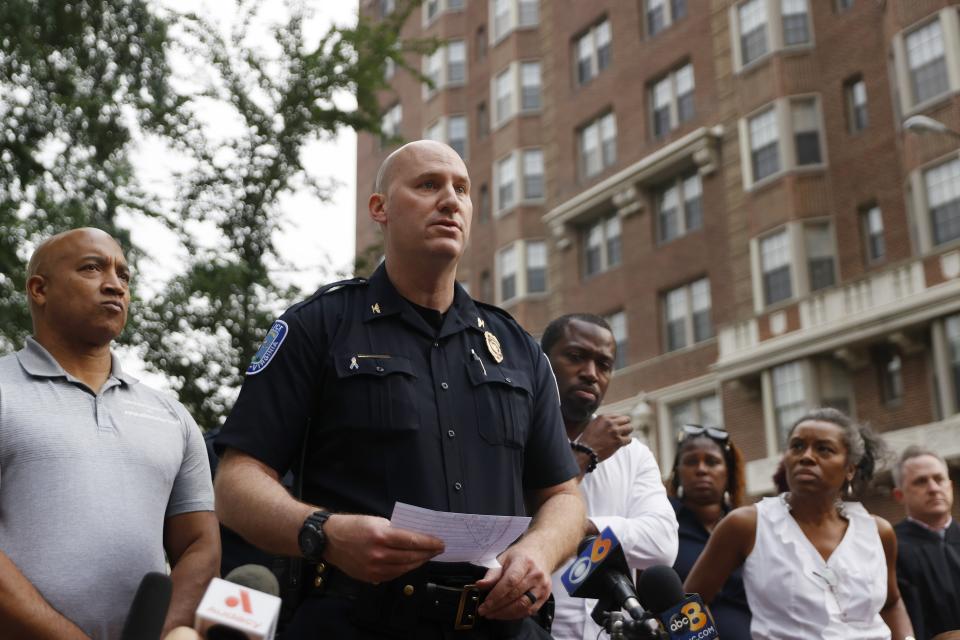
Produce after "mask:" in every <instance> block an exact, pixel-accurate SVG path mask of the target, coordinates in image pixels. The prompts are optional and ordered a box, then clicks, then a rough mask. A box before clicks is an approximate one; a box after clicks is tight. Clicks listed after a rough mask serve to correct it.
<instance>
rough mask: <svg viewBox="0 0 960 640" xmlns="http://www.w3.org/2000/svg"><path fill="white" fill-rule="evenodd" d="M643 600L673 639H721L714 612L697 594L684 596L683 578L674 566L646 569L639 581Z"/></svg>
mask: <svg viewBox="0 0 960 640" xmlns="http://www.w3.org/2000/svg"><path fill="white" fill-rule="evenodd" d="M637 590H638V591H639V592H640V601H641V602H642V603H643V605H644V606H645V607H646V608H647V609H648V610H650V611H653V612H654V615H656V617H657V619H658V620H660V624H661V625H663V628H664V630H665V631H666V632H667V633H669V634H670V640H694V639H696V640H711V639H714V638H719V637H720V636H719V634H718V633H717V627H716V625H715V624H714V622H713V616H712V615H711V614H710V609H709V608H708V607H707V606H706V605H705V604H704V603H703V599H702V598H701V597H700V596H699V595H697V594H695V593H691V594H689V595H687V594H684V592H683V584H681V582H680V576H678V575H677V572H676V571H674V570H673V569H672V568H671V567H667V566H665V565H654V566H652V567H648V568H647V569H644V570H643V573H641V574H640V580H639V581H638V582H637Z"/></svg>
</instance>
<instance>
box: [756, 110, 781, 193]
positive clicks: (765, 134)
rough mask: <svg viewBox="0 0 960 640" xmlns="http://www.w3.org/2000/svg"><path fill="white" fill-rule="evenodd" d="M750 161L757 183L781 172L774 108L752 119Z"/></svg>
mask: <svg viewBox="0 0 960 640" xmlns="http://www.w3.org/2000/svg"><path fill="white" fill-rule="evenodd" d="M749 122H750V124H749V127H750V159H751V164H752V168H753V180H754V182H757V181H759V180H763V179H764V178H766V177H767V176H771V175H773V174H775V173H777V172H778V171H780V145H779V132H778V130H777V114H776V112H775V110H774V108H773V107H770V108H769V109H767V110H766V111H764V112H763V113H761V114H759V115H756V116H753V117H752V118H750V121H749Z"/></svg>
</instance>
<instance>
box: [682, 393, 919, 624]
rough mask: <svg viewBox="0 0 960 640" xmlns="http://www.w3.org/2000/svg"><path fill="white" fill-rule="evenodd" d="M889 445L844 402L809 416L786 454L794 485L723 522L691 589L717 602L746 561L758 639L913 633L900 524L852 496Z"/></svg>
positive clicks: (688, 583)
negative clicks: (901, 579)
mask: <svg viewBox="0 0 960 640" xmlns="http://www.w3.org/2000/svg"><path fill="white" fill-rule="evenodd" d="M880 444H881V443H880V441H879V439H878V438H877V437H876V436H875V435H873V434H872V433H871V432H870V431H869V430H868V429H867V428H866V427H863V426H860V425H857V424H854V423H853V422H852V421H851V420H850V419H849V418H848V417H847V416H846V415H844V414H843V413H841V412H840V411H837V410H836V409H817V410H814V411H811V412H810V413H808V414H806V415H805V416H803V417H802V418H800V419H799V420H798V421H797V422H796V423H795V424H794V425H793V427H792V429H791V430H790V433H789V436H788V438H787V450H786V451H785V452H784V454H783V462H782V464H783V470H784V473H785V477H786V482H787V485H788V486H789V488H790V491H789V492H788V493H784V494H781V495H780V496H779V497H776V498H764V499H763V500H762V501H760V502H759V503H758V504H756V505H752V506H749V507H742V508H740V509H736V510H734V511H732V512H731V513H730V514H729V515H727V517H726V518H724V519H723V520H721V521H720V524H719V525H717V528H716V529H714V531H713V535H711V536H710V540H709V542H708V543H707V547H706V549H704V552H703V554H702V555H701V556H700V558H699V560H697V563H696V564H695V565H694V567H693V569H692V570H691V572H690V575H689V576H688V578H687V581H686V583H685V584H684V588H685V590H686V591H688V592H695V593H699V594H700V595H701V596H702V597H703V599H704V600H705V601H706V602H709V601H710V600H711V599H713V597H714V596H715V595H716V593H717V592H718V591H719V590H720V588H721V586H722V585H723V583H724V581H726V579H727V576H728V575H729V574H730V572H731V571H733V570H734V569H735V568H736V567H738V566H740V565H741V564H742V565H743V582H744V586H745V588H746V592H747V602H748V604H749V605H750V610H751V613H752V614H753V620H752V622H751V625H750V634H751V636H752V637H753V638H754V639H755V640H787V639H791V640H792V639H796V638H824V639H827V640H888V639H890V638H893V640H905V639H908V638H911V637H912V634H913V630H912V627H911V626H910V619H909V618H908V617H907V612H906V609H905V608H904V606H903V602H902V601H901V599H900V592H899V590H898V589H897V576H896V555H897V541H896V536H895V535H894V532H893V527H891V526H890V523H888V522H887V521H886V520H884V519H883V518H879V517H875V516H871V515H870V514H869V513H867V511H866V509H864V508H863V506H862V505H861V504H860V503H859V502H844V501H843V498H844V497H845V496H851V495H853V494H855V493H856V492H857V491H858V490H859V489H862V488H863V487H864V485H865V484H866V483H867V482H868V481H869V480H870V478H871V477H872V475H873V470H874V464H875V461H876V455H877V452H878V449H879V446H880Z"/></svg>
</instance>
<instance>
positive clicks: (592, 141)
mask: <svg viewBox="0 0 960 640" xmlns="http://www.w3.org/2000/svg"><path fill="white" fill-rule="evenodd" d="M578 138H579V150H580V175H581V176H583V177H584V178H592V177H593V176H595V175H597V174H599V173H601V172H602V171H603V170H604V169H606V168H607V167H611V166H613V165H614V163H616V161H617V121H616V119H615V118H614V115H613V113H612V112H611V113H607V114H604V115H602V116H600V117H599V118H597V119H596V120H593V121H591V122H589V123H588V124H587V125H586V126H584V127H583V128H582V129H580V133H579V136H578Z"/></svg>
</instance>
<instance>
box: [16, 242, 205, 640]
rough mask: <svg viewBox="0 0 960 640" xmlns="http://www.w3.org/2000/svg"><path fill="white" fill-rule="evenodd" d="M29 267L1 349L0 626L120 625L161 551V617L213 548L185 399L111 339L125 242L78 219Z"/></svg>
mask: <svg viewBox="0 0 960 640" xmlns="http://www.w3.org/2000/svg"><path fill="white" fill-rule="evenodd" d="M27 276H28V278H27V298H28V300H29V303H30V313H31V315H32V317H33V337H32V338H28V339H27V344H26V347H24V348H23V349H22V350H20V351H18V352H17V353H15V354H11V355H8V356H5V357H3V358H0V635H2V636H3V637H5V638H6V637H10V638H58V639H60V640H69V639H72V638H87V637H88V636H92V637H93V638H116V637H119V635H120V631H121V629H122V627H123V622H124V620H125V618H126V616H127V612H128V609H129V607H130V604H131V602H132V601H133V597H134V594H135V592H136V590H137V586H138V585H139V583H140V580H141V579H142V577H143V575H144V574H145V573H147V572H150V571H165V570H166V569H165V567H166V559H169V561H170V564H171V565H172V566H173V573H172V578H173V600H172V602H171V605H170V609H169V612H168V614H167V620H166V628H167V629H170V628H172V627H174V626H176V625H178V624H179V625H192V623H193V615H194V611H195V609H196V606H197V604H198V603H199V601H200V597H201V595H202V594H203V590H204V589H205V588H206V585H207V583H208V582H209V581H210V579H211V578H212V577H213V576H214V575H216V572H217V568H218V566H219V564H220V538H219V535H218V531H217V520H216V518H215V517H214V514H213V487H212V486H211V481H210V470H209V467H208V464H207V456H206V451H205V449H204V446H203V438H202V436H201V434H200V430H199V429H198V428H197V425H196V423H195V422H194V421H193V419H192V418H191V417H190V415H189V414H188V413H187V411H186V409H184V408H183V406H182V405H181V404H180V403H179V402H177V401H176V400H174V399H173V398H170V397H168V396H166V395H163V394H160V393H158V392H156V391H154V390H152V389H150V388H148V387H147V386H145V385H143V384H141V383H139V382H138V381H137V379H136V378H134V377H133V376H131V375H129V374H127V373H125V372H124V371H123V370H122V369H121V368H120V362H119V360H118V359H117V357H116V356H115V355H113V354H112V353H111V351H110V343H111V341H112V340H113V339H114V338H116V337H117V336H118V335H120V332H121V331H122V330H123V328H124V325H125V324H126V320H127V312H128V309H129V305H130V270H129V268H128V267H127V261H126V259H125V258H124V255H123V250H122V249H121V248H120V245H118V244H117V242H116V241H115V240H114V239H113V238H111V237H110V236H109V235H108V234H106V233H104V232H103V231H100V230H98V229H76V230H73V231H69V232H66V233H62V234H59V235H56V236H54V237H52V238H50V239H48V240H47V241H45V242H44V243H42V244H41V245H40V246H39V247H38V248H37V250H36V252H34V254H33V257H32V258H31V259H30V264H29V267H28V274H27ZM165 555H166V558H165Z"/></svg>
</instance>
